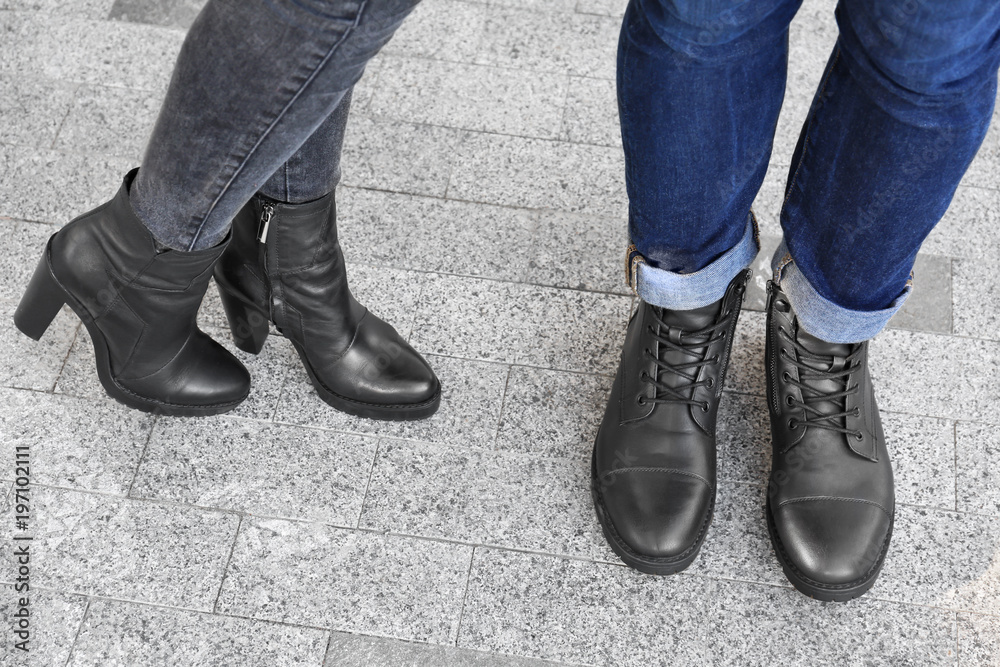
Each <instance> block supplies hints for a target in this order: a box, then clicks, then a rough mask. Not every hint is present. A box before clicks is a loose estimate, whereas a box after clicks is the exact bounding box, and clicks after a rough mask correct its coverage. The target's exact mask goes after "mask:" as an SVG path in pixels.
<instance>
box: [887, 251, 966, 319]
mask: <svg viewBox="0 0 1000 667" xmlns="http://www.w3.org/2000/svg"><path fill="white" fill-rule="evenodd" d="M951 294H952V260H951V258H950V257H938V256H936V255H917V261H916V262H915V263H914V265H913V291H912V292H910V296H909V297H908V298H907V299H906V302H905V303H904V304H903V307H902V308H901V309H900V310H899V312H898V313H896V314H895V315H894V316H893V318H892V319H891V320H889V326H890V327H897V328H899V329H911V330H913V331H933V332H936V333H951V322H952V311H951V308H952V300H951Z"/></svg>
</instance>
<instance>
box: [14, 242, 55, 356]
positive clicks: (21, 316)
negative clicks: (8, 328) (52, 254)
mask: <svg viewBox="0 0 1000 667" xmlns="http://www.w3.org/2000/svg"><path fill="white" fill-rule="evenodd" d="M64 303H66V295H65V293H64V292H63V290H62V288H61V287H59V283H57V282H56V279H55V278H53V277H52V272H51V271H50V270H49V263H48V249H47V248H46V251H45V253H44V254H43V255H42V261H40V262H39V263H38V266H37V267H36V268H35V273H34V275H32V276H31V282H29V283H28V289H26V290H25V291H24V296H22V297H21V302H20V303H19V304H17V310H15V311H14V325H15V326H16V327H17V328H18V329H20V330H21V332H22V333H23V334H25V335H26V336H28V337H30V338H33V339H35V340H38V339H40V338H41V337H42V334H44V333H45V330H46V329H48V328H49V325H50V324H52V320H54V319H55V317H56V314H57V313H58V312H59V309H60V308H62V306H63V304H64Z"/></svg>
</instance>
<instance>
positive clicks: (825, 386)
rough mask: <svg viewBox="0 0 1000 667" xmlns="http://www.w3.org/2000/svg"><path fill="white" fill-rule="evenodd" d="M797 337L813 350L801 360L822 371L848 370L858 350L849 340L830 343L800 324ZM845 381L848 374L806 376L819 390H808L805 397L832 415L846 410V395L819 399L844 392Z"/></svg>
mask: <svg viewBox="0 0 1000 667" xmlns="http://www.w3.org/2000/svg"><path fill="white" fill-rule="evenodd" d="M795 340H796V341H798V343H799V344H800V345H802V347H804V348H805V349H806V350H807V351H808V352H809V353H810V354H809V355H806V354H800V355H799V362H800V363H801V364H802V365H803V366H807V367H809V368H812V369H815V370H817V371H820V372H831V371H832V372H836V371H840V370H843V369H845V368H846V366H847V357H848V356H849V355H850V354H851V353H852V352H853V351H854V350H853V348H854V346H853V345H851V344H849V343H828V342H826V341H825V340H820V339H819V338H816V337H815V336H813V335H812V334H810V333H808V332H806V331H805V330H804V329H802V328H801V327H798V331H797V332H796V335H795ZM844 382H845V377H844V376H840V377H837V378H832V379H819V378H804V379H803V383H804V384H806V385H808V386H809V387H810V388H811V389H815V390H816V391H815V392H809V391H804V392H803V398H805V399H806V401H809V402H810V405H811V406H812V407H814V408H816V409H817V410H819V411H820V412H821V413H823V414H828V415H831V414H835V413H837V412H842V411H843V410H844V397H843V396H840V397H838V398H834V399H831V400H826V401H823V400H818V401H817V400H816V399H817V398H819V394H835V393H840V392H843V391H844V389H845V384H844ZM813 401H815V402H813ZM837 421H838V422H839V421H840V420H839V419H838V420H837Z"/></svg>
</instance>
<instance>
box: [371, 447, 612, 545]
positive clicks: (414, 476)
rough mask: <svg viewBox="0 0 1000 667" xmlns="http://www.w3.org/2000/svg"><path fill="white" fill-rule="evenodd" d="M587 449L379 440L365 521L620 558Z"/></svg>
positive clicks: (391, 528)
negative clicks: (596, 497) (534, 451)
mask: <svg viewBox="0 0 1000 667" xmlns="http://www.w3.org/2000/svg"><path fill="white" fill-rule="evenodd" d="M589 484H590V461H589V457H582V456H581V457H578V458H577V459H576V460H568V459H554V458H542V457H537V456H534V455H524V454H511V453H506V452H485V451H477V450H471V449H465V450H463V449H457V448H453V447H446V446H443V445H427V444H423V443H416V442H382V443H381V444H380V446H379V452H378V456H377V457H376V459H375V467H374V469H373V471H372V479H371V486H370V487H369V491H368V497H367V500H366V501H365V509H364V512H363V513H362V516H361V524H360V525H361V527H362V528H371V529H374V530H382V531H388V532H392V533H403V534H407V535H417V536H421V537H431V538H443V539H449V540H458V541H460V542H468V543H472V544H492V545H497V546H504V547H511V548H515V549H528V550H532V551H544V552H548V553H558V554H568V555H574V556H580V557H584V558H591V559H594V558H596V559H600V560H609V559H616V557H615V556H614V554H613V553H612V552H611V550H610V549H609V547H608V546H607V544H606V542H605V541H604V538H603V536H602V535H601V530H600V527H599V526H598V524H597V522H596V521H595V520H594V509H593V506H592V504H591V500H590V493H589V491H588V489H589Z"/></svg>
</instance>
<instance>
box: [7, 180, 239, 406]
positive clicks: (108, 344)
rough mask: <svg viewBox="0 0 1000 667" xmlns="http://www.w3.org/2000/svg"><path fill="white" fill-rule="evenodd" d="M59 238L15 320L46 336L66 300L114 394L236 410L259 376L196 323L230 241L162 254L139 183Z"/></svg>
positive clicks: (140, 402) (130, 401)
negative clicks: (135, 194) (133, 200)
mask: <svg viewBox="0 0 1000 667" xmlns="http://www.w3.org/2000/svg"><path fill="white" fill-rule="evenodd" d="M135 174H136V170H133V171H131V172H129V173H128V174H127V175H126V176H125V180H124V183H123V184H122V186H121V188H120V189H119V191H118V194H117V195H115V197H114V199H112V200H111V201H110V202H108V203H106V204H104V205H103V206H100V207H98V208H97V209H95V210H93V211H91V212H89V213H85V214H84V215H82V216H80V217H79V218H77V219H75V220H73V221H72V222H70V223H69V224H67V225H66V226H65V227H63V228H62V229H60V230H59V231H58V232H56V233H55V234H53V235H52V237H51V238H50V239H49V242H48V245H47V246H46V248H45V253H44V255H43V256H42V259H41V261H40V262H39V264H38V268H37V269H36V270H35V273H34V275H33V277H32V279H31V282H30V283H29V284H28V289H27V291H26V292H25V294H24V296H23V297H22V298H21V302H20V304H19V305H18V307H17V311H16V312H15V313H14V323H15V324H16V325H17V328H18V329H20V330H21V331H22V332H23V333H25V334H26V335H28V336H30V337H31V338H34V339H35V340H38V339H39V338H41V337H42V334H44V333H45V330H46V329H47V328H48V326H49V324H50V323H51V322H52V320H53V319H54V318H55V316H56V314H57V313H58V312H59V310H60V308H61V307H62V305H63V304H67V305H69V307H70V308H71V309H72V310H73V312H75V313H76V314H77V316H79V317H80V319H81V320H82V321H83V324H84V325H85V326H86V327H87V331H88V332H89V333H90V338H91V340H92V341H93V344H94V353H95V356H96V357H97V374H98V377H99V378H100V381H101V384H102V385H103V386H104V389H105V391H107V393H108V394H109V395H110V396H111V397H112V398H114V399H116V400H118V401H119V402H121V403H124V404H125V405H127V406H129V407H133V408H137V409H139V410H143V411H145V412H155V413H159V414H164V415H183V416H203V415H213V414H219V413H222V412H226V411H228V410H231V409H233V408H234V407H236V406H237V405H239V403H240V402H241V401H243V399H245V398H246V397H247V395H248V394H249V392H250V375H249V373H247V370H246V369H245V368H244V367H243V365H242V364H241V363H240V362H239V360H237V359H236V357H234V356H233V355H232V354H230V353H229V352H228V351H227V350H226V349H225V348H224V347H222V346H221V345H219V344H218V343H217V342H215V341H214V340H212V339H211V338H210V337H209V336H208V335H207V334H205V333H203V332H202V331H201V330H199V329H198V326H197V324H196V319H197V315H198V307H199V306H200V305H201V301H202V298H203V297H204V296H205V290H206V289H207V288H208V282H209V279H210V278H211V276H212V268H213V266H214V265H215V262H216V260H218V258H219V256H220V255H221V254H222V253H223V251H224V250H225V248H226V243H227V242H226V241H223V242H222V243H221V244H219V245H218V246H216V247H214V248H208V249H206V250H199V251H194V252H180V251H176V250H165V251H163V250H160V249H158V248H157V247H156V242H155V241H154V240H153V237H152V235H151V234H150V233H149V231H147V230H146V228H145V227H144V226H143V225H142V223H141V221H140V220H139V219H138V218H137V217H136V215H135V211H133V209H132V205H131V204H130V202H129V197H128V193H129V188H130V186H131V184H132V181H133V179H134V177H135Z"/></svg>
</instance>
